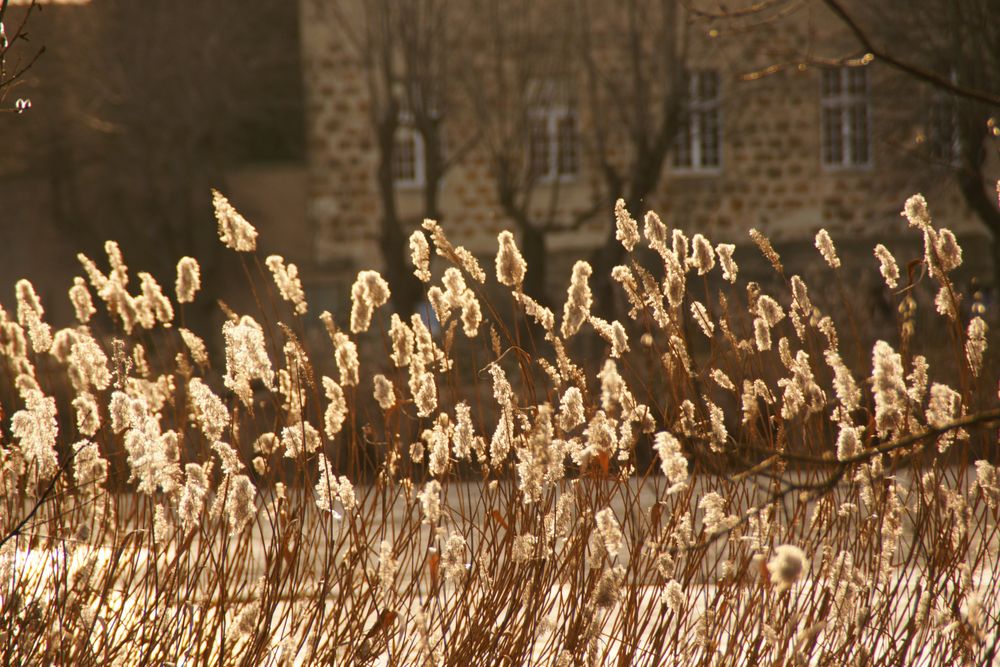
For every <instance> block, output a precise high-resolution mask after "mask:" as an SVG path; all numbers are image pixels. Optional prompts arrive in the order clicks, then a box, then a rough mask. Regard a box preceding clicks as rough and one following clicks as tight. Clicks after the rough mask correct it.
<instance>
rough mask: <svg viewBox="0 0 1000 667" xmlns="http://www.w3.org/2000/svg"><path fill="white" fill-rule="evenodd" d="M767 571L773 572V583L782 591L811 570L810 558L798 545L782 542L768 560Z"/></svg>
mask: <svg viewBox="0 0 1000 667" xmlns="http://www.w3.org/2000/svg"><path fill="white" fill-rule="evenodd" d="M767 571H768V572H770V573H771V583H772V584H773V585H774V586H776V587H777V589H776V590H777V591H778V592H779V593H780V592H782V591H786V590H788V589H789V588H791V586H792V584H794V583H795V582H796V581H797V580H798V579H799V577H801V576H803V575H805V574H806V573H807V572H808V571H809V559H808V558H807V557H806V554H805V552H804V551H802V549H800V548H798V547H797V546H794V545H792V544H782V545H781V546H779V547H776V548H775V550H774V555H773V556H772V557H771V560H769V561H768V562H767Z"/></svg>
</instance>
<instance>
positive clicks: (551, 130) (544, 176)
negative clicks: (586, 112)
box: [528, 106, 580, 183]
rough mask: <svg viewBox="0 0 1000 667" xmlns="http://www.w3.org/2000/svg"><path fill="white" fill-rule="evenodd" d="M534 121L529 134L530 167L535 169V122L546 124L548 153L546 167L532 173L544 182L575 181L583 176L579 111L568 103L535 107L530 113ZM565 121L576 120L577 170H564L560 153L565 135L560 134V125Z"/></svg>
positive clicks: (575, 150) (574, 135)
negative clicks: (581, 171)
mask: <svg viewBox="0 0 1000 667" xmlns="http://www.w3.org/2000/svg"><path fill="white" fill-rule="evenodd" d="M528 119H529V122H530V125H529V133H528V142H529V145H528V169H529V170H531V169H533V168H534V164H533V163H534V157H535V153H534V150H535V147H534V143H533V142H534V136H533V132H534V128H535V123H538V122H539V121H541V125H542V126H543V127H544V134H545V144H546V148H547V152H548V155H546V157H545V163H546V169H545V170H544V171H542V172H540V173H534V172H532V174H531V176H532V177H533V178H535V179H537V181H538V182H540V183H555V182H560V183H571V182H573V181H575V180H576V179H577V178H579V176H580V133H579V130H578V128H577V115H576V112H575V111H574V110H573V109H571V108H570V107H568V106H545V107H535V108H533V109H531V110H530V111H529V112H528ZM565 120H571V121H573V138H572V142H573V143H572V150H573V155H574V158H573V170H572V171H561V170H560V163H559V156H560V149H561V148H562V147H563V142H562V136H561V135H560V133H559V126H560V124H561V123H562V122H563V121H565Z"/></svg>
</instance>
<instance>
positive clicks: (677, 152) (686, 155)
mask: <svg viewBox="0 0 1000 667" xmlns="http://www.w3.org/2000/svg"><path fill="white" fill-rule="evenodd" d="M674 166H675V167H690V166H692V165H691V124H690V122H687V121H686V122H684V123H683V124H682V125H681V127H680V128H678V130H677V139H676V141H675V142H674Z"/></svg>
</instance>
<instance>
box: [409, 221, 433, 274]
mask: <svg viewBox="0 0 1000 667" xmlns="http://www.w3.org/2000/svg"><path fill="white" fill-rule="evenodd" d="M410 259H411V260H412V261H413V267H414V268H413V275H415V276H416V277H417V278H418V279H419V280H420V281H421V282H425V283H429V282H430V281H431V268H430V266H431V248H430V245H429V244H428V243H427V237H426V236H424V233H423V232H422V231H420V230H419V229H418V230H416V231H415V232H413V233H412V234H411V235H410Z"/></svg>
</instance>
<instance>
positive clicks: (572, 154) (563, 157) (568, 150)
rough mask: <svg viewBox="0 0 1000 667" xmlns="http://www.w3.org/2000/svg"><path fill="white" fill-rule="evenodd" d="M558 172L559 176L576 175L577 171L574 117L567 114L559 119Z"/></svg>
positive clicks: (577, 160) (577, 156) (577, 159)
mask: <svg viewBox="0 0 1000 667" xmlns="http://www.w3.org/2000/svg"><path fill="white" fill-rule="evenodd" d="M557 139H558V143H557V147H558V154H557V156H556V159H557V161H558V170H559V174H560V175H570V174H576V173H577V171H578V170H579V154H578V147H577V133H576V117H575V116H573V115H572V114H567V115H565V116H563V117H561V118H559V127H558V137H557Z"/></svg>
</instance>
